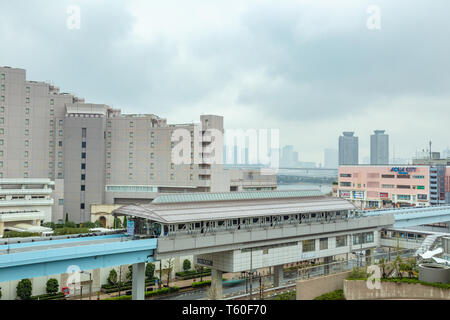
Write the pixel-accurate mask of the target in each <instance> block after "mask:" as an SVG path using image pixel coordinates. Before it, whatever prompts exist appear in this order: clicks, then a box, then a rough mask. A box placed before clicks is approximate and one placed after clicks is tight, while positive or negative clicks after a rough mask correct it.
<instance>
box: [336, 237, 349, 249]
mask: <svg viewBox="0 0 450 320" xmlns="http://www.w3.org/2000/svg"><path fill="white" fill-rule="evenodd" d="M345 246H347V236H346V235H344V236H337V237H336V248H339V247H345Z"/></svg>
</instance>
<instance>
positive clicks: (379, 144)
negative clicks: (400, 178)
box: [370, 130, 389, 164]
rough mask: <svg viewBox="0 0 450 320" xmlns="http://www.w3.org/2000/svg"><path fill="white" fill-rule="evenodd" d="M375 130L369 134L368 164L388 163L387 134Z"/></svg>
mask: <svg viewBox="0 0 450 320" xmlns="http://www.w3.org/2000/svg"><path fill="white" fill-rule="evenodd" d="M384 132H385V130H375V132H374V134H373V135H371V136H370V164H389V135H387V134H385V133H384Z"/></svg>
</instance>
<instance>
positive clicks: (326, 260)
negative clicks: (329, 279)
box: [323, 257, 333, 274]
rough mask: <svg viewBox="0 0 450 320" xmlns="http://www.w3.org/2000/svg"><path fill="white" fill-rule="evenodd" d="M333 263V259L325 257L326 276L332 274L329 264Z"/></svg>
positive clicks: (324, 268) (324, 270) (324, 269)
mask: <svg viewBox="0 0 450 320" xmlns="http://www.w3.org/2000/svg"><path fill="white" fill-rule="evenodd" d="M332 262H333V257H325V258H323V263H324V266H323V273H324V274H329V273H330V266H329V265H328V264H329V263H332Z"/></svg>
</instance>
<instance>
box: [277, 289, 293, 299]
mask: <svg viewBox="0 0 450 320" xmlns="http://www.w3.org/2000/svg"><path fill="white" fill-rule="evenodd" d="M295 298H296V293H295V291H292V292H286V293H280V294H279V295H278V296H277V297H276V298H275V300H295Z"/></svg>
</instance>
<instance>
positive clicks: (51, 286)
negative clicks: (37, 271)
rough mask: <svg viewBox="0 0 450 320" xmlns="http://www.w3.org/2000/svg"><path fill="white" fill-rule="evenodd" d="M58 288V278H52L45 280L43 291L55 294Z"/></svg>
mask: <svg viewBox="0 0 450 320" xmlns="http://www.w3.org/2000/svg"><path fill="white" fill-rule="evenodd" d="M58 289H59V283H58V280H56V279H54V278H52V279H49V280H48V281H47V287H46V288H45V291H46V292H47V293H48V294H55V293H57V292H58Z"/></svg>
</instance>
